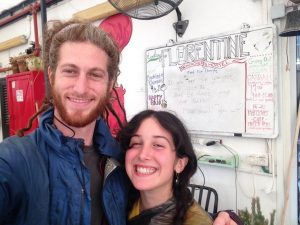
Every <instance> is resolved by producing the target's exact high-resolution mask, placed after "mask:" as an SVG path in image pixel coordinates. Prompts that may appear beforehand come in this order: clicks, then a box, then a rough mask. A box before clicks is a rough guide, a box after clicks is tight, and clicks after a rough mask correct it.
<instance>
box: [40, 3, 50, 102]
mask: <svg viewBox="0 0 300 225" xmlns="http://www.w3.org/2000/svg"><path fill="white" fill-rule="evenodd" d="M40 6H41V20H42V21H41V22H42V41H44V38H45V37H44V36H45V26H46V23H47V10H46V9H47V8H46V4H45V0H40ZM42 47H43V48H44V44H43V45H42ZM43 52H44V50H43ZM43 65H44V82H45V92H46V93H45V94H46V96H49V95H50V89H49V80H48V68H47V66H46V65H45V63H44V64H43Z"/></svg>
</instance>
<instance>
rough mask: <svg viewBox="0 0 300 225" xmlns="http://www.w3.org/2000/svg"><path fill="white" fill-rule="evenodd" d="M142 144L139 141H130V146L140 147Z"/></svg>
mask: <svg viewBox="0 0 300 225" xmlns="http://www.w3.org/2000/svg"><path fill="white" fill-rule="evenodd" d="M141 145H142V144H141V143H138V142H134V143H130V145H129V148H138V147H140V146H141Z"/></svg>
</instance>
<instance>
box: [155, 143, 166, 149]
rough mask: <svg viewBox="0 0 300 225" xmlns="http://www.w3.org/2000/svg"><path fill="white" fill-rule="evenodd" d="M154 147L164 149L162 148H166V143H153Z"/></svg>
mask: <svg viewBox="0 0 300 225" xmlns="http://www.w3.org/2000/svg"><path fill="white" fill-rule="evenodd" d="M153 147H154V148H157V149H162V148H164V147H165V146H164V145H162V144H157V143H156V144H153Z"/></svg>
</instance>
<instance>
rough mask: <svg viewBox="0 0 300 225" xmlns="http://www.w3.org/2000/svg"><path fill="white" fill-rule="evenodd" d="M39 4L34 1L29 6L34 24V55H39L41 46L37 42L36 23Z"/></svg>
mask: <svg viewBox="0 0 300 225" xmlns="http://www.w3.org/2000/svg"><path fill="white" fill-rule="evenodd" d="M39 7H40V6H39V4H38V3H37V2H36V3H35V4H33V5H32V7H31V12H32V16H33V26H34V43H35V44H34V52H33V54H34V55H35V56H39V55H40V51H41V47H40V44H39V32H38V24H37V11H38V9H39Z"/></svg>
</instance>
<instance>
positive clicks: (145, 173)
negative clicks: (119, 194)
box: [125, 117, 182, 195]
mask: <svg viewBox="0 0 300 225" xmlns="http://www.w3.org/2000/svg"><path fill="white" fill-rule="evenodd" d="M180 160H181V159H179V158H178V157H177V156H176V151H175V146H174V142H173V138H172V136H171V134H170V133H169V132H168V131H167V130H165V129H164V128H163V127H162V126H161V125H160V124H159V123H158V121H157V120H156V119H154V118H152V117H150V118H147V119H145V120H144V121H143V122H142V123H141V125H140V127H139V128H138V130H137V131H136V133H135V134H134V135H133V137H132V138H131V140H130V145H129V148H128V150H127V151H126V162H125V165H126V172H127V174H128V176H129V178H130V180H131V182H132V183H133V185H134V187H135V188H136V189H138V190H140V191H141V192H149V191H150V192H151V193H158V194H160V195H161V194H168V195H172V183H173V177H174V172H175V171H176V172H177V173H180V172H181V171H182V168H181V166H179V164H180V163H178V162H179V161H180ZM179 167H180V168H179Z"/></svg>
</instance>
